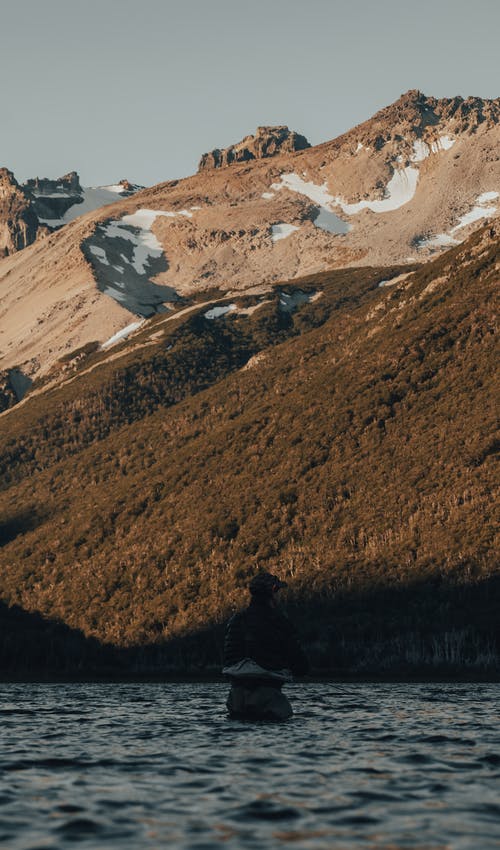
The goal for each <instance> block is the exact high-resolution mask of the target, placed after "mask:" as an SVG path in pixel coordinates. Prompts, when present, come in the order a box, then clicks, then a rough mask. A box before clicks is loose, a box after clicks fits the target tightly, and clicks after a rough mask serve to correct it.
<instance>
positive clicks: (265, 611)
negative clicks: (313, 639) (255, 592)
mask: <svg viewBox="0 0 500 850" xmlns="http://www.w3.org/2000/svg"><path fill="white" fill-rule="evenodd" d="M243 658H252V659H253V660H254V661H256V662H257V664H260V666H261V667H264V668H265V669H266V670H282V669H284V668H287V669H288V670H291V671H292V673H293V674H294V675H299V676H300V675H301V674H303V673H306V672H307V670H308V669H309V663H308V661H307V658H306V656H305V654H304V652H303V650H302V648H301V646H300V644H299V642H298V639H297V635H296V633H295V629H294V627H293V626H292V624H291V622H290V620H289V619H288V618H287V617H285V615H284V614H283V613H282V612H281V611H279V610H278V609H277V608H273V607H271V606H270V605H268V604H267V603H266V602H265V601H264V602H261V601H259V600H257V599H252V601H251V603H250V605H249V606H248V608H247V609H246V610H245V611H241V612H240V613H238V614H235V615H234V616H233V617H232V618H231V620H230V621H229V623H228V624H227V628H226V637H225V641H224V667H231V666H232V665H233V664H237V663H238V661H241V660H242V659H243Z"/></svg>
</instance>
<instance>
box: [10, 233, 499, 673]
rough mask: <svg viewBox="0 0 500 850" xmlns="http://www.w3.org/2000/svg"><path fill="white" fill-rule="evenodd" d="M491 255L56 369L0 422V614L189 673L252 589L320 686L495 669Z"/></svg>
mask: <svg viewBox="0 0 500 850" xmlns="http://www.w3.org/2000/svg"><path fill="white" fill-rule="evenodd" d="M499 237H500V231H499V224H498V221H495V222H494V223H493V224H490V225H486V226H483V227H482V228H480V229H479V230H478V231H477V232H475V233H474V234H473V235H472V236H471V237H469V238H468V239H467V240H465V241H464V243H463V244H461V245H459V246H456V247H454V248H452V249H450V250H449V251H448V252H446V253H444V254H443V255H442V256H440V257H438V258H436V259H435V260H433V261H431V262H429V263H427V264H425V265H423V266H421V267H417V268H414V269H413V270H412V271H407V270H405V267H404V266H399V267H393V268H383V269H374V268H370V267H365V268H359V269H343V270H332V271H330V272H324V273H317V274H314V275H311V276H309V277H307V278H305V279H301V280H300V282H291V283H290V282H289V283H282V284H279V285H277V286H276V287H273V288H272V289H271V291H267V292H265V293H259V292H257V289H258V287H257V285H255V287H254V289H255V290H256V292H255V294H253V295H241V294H236V295H234V294H232V295H231V296H230V297H226V298H223V299H222V300H220V299H219V300H212V301H211V302H206V303H200V304H198V305H197V306H196V305H191V306H189V307H188V308H186V307H179V308H177V311H176V313H175V315H170V314H166V315H165V314H160V315H158V316H157V317H155V318H153V319H152V320H151V321H150V322H146V323H144V324H143V325H142V326H141V327H139V328H136V329H135V331H133V332H131V336H130V339H129V340H128V341H127V340H122V341H120V342H118V343H117V345H116V346H115V347H113V346H111V347H110V348H109V349H107V350H105V351H100V350H95V351H93V352H91V353H88V354H87V355H86V357H87V359H86V360H84V361H83V362H82V364H80V366H78V364H76V365H73V366H71V364H70V369H69V371H68V373H67V374H66V378H65V380H64V381H63V382H60V383H59V384H58V385H57V386H54V387H52V389H50V390H45V391H42V389H40V391H38V392H37V391H34V392H33V393H32V394H31V395H30V396H29V397H28V398H27V399H26V400H25V401H24V402H23V404H21V405H18V406H17V407H16V408H14V409H12V410H10V411H8V412H6V413H4V414H3V416H2V436H1V445H0V457H1V458H2V461H1V476H0V479H1V480H2V482H3V491H2V494H1V514H2V516H3V517H4V519H3V522H2V527H1V529H0V531H1V533H2V538H3V546H2V547H1V549H0V564H1V566H2V569H1V570H0V595H1V597H2V599H3V600H4V601H5V602H6V603H8V605H13V604H15V605H18V606H20V607H21V608H22V609H23V610H24V611H26V612H33V611H38V612H40V613H41V614H42V615H43V617H44V618H45V619H46V620H60V621H63V622H64V623H65V624H66V625H67V626H69V627H70V628H71V629H73V630H76V631H77V632H78V634H80V633H82V634H83V635H84V636H85V637H86V638H92V639H93V640H94V641H95V640H97V641H99V642H100V644H101V645H102V647H103V648H105V647H110V646H118V647H124V648H127V647H129V648H131V649H130V652H132V656H131V657H132V658H133V663H134V664H140V665H141V667H142V668H143V667H144V665H147V666H148V665H149V666H153V667H154V666H155V665H157V666H159V667H161V668H170V669H173V668H177V669H184V670H185V669H186V668H190V669H194V668H196V667H198V668H201V667H203V666H205V667H207V666H208V667H210V666H211V665H212V666H213V665H215V666H217V664H218V662H219V652H220V640H219V638H218V637H217V635H220V630H219V625H218V624H220V623H222V622H223V621H224V619H225V618H226V617H227V616H228V615H229V613H230V612H231V611H232V610H234V609H235V608H236V607H238V606H239V605H241V604H243V602H244V599H245V587H246V584H247V582H248V577H249V575H251V574H252V573H253V572H254V571H255V570H256V569H257V568H258V567H260V568H266V569H270V570H273V571H277V572H279V574H280V575H282V576H283V577H285V578H286V579H287V580H288V582H289V585H290V592H289V597H288V601H289V604H290V606H291V607H292V612H293V614H294V619H296V620H297V622H298V623H299V625H300V627H301V630H302V634H303V637H304V640H305V643H306V646H307V649H308V651H309V653H310V655H311V657H312V659H313V662H314V664H315V665H316V666H317V667H318V668H322V669H325V670H332V669H334V668H335V669H343V668H348V669H351V670H352V669H357V670H360V671H363V670H379V671H380V670H383V669H391V668H392V669H397V668H404V669H406V670H408V669H411V668H412V667H413V668H416V669H418V667H419V665H424V666H425V665H428V666H431V667H432V666H434V667H436V666H437V667H439V666H440V665H443V666H448V668H450V666H451V667H455V668H457V667H461V666H462V667H463V666H465V667H477V668H479V667H488V666H490V667H491V666H492V669H495V665H498V654H499V645H498V641H499V635H498V615H497V612H498V602H499V591H500V586H499V582H498V571H497V566H496V561H495V552H496V551H498V540H497V527H496V526H495V496H496V495H497V493H498V480H497V478H496V475H495V466H494V461H495V457H496V454H497V453H498V441H497V440H496V439H495V436H494V435H495V380H496V365H497V362H498V352H497V346H496V341H495V336H494V330H495V327H496V323H497V319H496V309H495V308H496V304H495V301H496V293H497V288H498V272H499V268H500V251H499ZM255 284H257V281H255ZM182 640H185V641H187V643H186V645H184V644H179V641H182ZM134 647H135V648H136V649H133V648H134ZM183 647H184V648H183ZM103 651H104V649H103Z"/></svg>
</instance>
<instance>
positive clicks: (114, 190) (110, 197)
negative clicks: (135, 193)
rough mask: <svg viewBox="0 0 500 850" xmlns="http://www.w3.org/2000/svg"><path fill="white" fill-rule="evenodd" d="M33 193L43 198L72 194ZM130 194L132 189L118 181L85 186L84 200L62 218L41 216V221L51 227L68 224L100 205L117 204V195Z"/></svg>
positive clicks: (72, 206) (73, 205)
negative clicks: (107, 184)
mask: <svg viewBox="0 0 500 850" xmlns="http://www.w3.org/2000/svg"><path fill="white" fill-rule="evenodd" d="M133 188H134V189H135V190H139V189H141V188H142V187H141V186H134V187H133ZM33 194H34V195H35V197H37V198H40V199H41V200H43V198H68V197H71V195H70V194H68V193H67V192H50V193H43V192H40V191H34V192H33ZM130 194H131V192H130V190H128V189H126V188H125V187H124V186H122V185H121V184H120V183H117V184H116V185H114V184H112V185H110V186H95V187H88V188H84V189H82V194H81V196H80V197H81V198H82V200H81V201H79V202H75V203H74V204H72V205H71V206H70V208H69V209H68V210H67V211H66V212H65V213H64V215H62V216H61V217H60V218H50V219H48V218H40V217H39V221H40V222H41V223H42V224H48V225H49V227H63V225H65V224H68V223H69V222H70V221H74V220H75V218H78V217H79V216H81V215H85V213H88V212H93V211H94V210H97V209H99V207H106V206H109V204H115V203H116V202H117V200H118V197H117V196H120V195H123V196H125V197H128V196H129V195H130Z"/></svg>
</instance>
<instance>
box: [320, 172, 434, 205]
mask: <svg viewBox="0 0 500 850" xmlns="http://www.w3.org/2000/svg"><path fill="white" fill-rule="evenodd" d="M418 174H419V172H418V168H413V167H412V166H411V165H409V166H407V167H406V168H401V169H399V168H398V169H397V170H396V171H395V172H394V174H393V175H392V177H391V179H390V180H389V182H388V184H387V186H386V187H385V197H383V198H382V199H381V200H377V201H358V202H357V203H354V204H349V203H346V201H344V200H343V199H342V198H336V199H335V200H336V203H337V204H338V205H339V206H340V207H341V209H342V212H344V213H346V215H357V213H360V212H362V211H363V210H371V212H374V213H386V212H392V211H393V210H398V209H399V208H400V207H403V206H404V205H405V204H407V203H409V201H411V200H412V198H413V196H414V195H415V192H416V189H417V183H418Z"/></svg>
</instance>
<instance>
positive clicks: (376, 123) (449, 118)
mask: <svg viewBox="0 0 500 850" xmlns="http://www.w3.org/2000/svg"><path fill="white" fill-rule="evenodd" d="M499 122H500V98H498V97H497V98H495V99H493V100H486V99H484V98H480V97H468V98H465V99H464V98H463V97H451V98H436V97H427V95H425V94H423V93H422V92H421V91H419V90H418V89H410V91H407V92H405V94H402V95H401V97H400V98H399V99H398V100H396V101H395V103H392V104H391V105H390V106H386V107H384V109H381V110H380V111H379V112H377V113H376V114H375V115H374V116H373V117H372V118H370V119H369V120H368V121H365V122H364V123H363V124H360V125H358V126H357V127H354V128H353V129H352V130H350V131H349V132H348V133H347V134H346V135H345V136H341V137H340V138H339V140H338V142H343V141H344V140H347V141H349V139H350V138H353V139H356V141H357V142H361V143H362V144H363V145H364V146H365V147H367V148H371V149H372V150H375V151H378V150H381V149H382V148H383V147H384V146H385V145H386V144H387V143H388V142H395V143H398V144H400V143H401V142H402V141H404V140H405V139H406V140H407V141H408V142H409V143H410V145H411V144H413V138H414V137H417V138H422V139H425V140H428V141H432V139H433V137H434V136H435V135H436V134H437V133H444V132H446V133H452V134H453V135H454V136H458V135H460V134H464V133H469V134H471V133H475V132H476V131H477V130H478V128H479V127H481V126H482V127H484V128H485V129H491V128H492V127H494V126H496V125H498V123H499ZM410 137H411V138H410Z"/></svg>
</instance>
